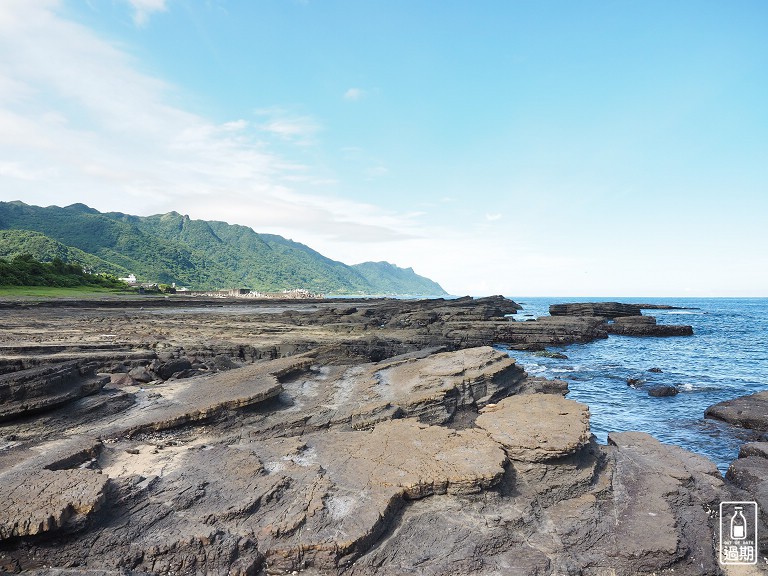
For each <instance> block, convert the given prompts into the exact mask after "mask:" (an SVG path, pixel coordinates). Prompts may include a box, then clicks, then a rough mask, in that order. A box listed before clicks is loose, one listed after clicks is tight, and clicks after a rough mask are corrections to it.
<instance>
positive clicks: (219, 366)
mask: <svg viewBox="0 0 768 576" xmlns="http://www.w3.org/2000/svg"><path fill="white" fill-rule="evenodd" d="M213 366H214V368H215V369H216V370H234V369H235V368H240V367H241V366H242V364H240V363H238V362H235V361H234V360H232V358H230V357H229V356H227V355H226V354H217V355H216V357H215V358H214V359H213Z"/></svg>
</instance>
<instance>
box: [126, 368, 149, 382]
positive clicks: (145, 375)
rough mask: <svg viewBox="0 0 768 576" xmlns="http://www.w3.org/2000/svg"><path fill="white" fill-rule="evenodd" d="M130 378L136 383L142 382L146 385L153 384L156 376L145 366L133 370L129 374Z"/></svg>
mask: <svg viewBox="0 0 768 576" xmlns="http://www.w3.org/2000/svg"><path fill="white" fill-rule="evenodd" d="M128 376H130V377H131V378H132V379H133V380H135V381H136V382H142V383H144V384H146V383H147V382H152V381H153V380H154V379H155V375H154V374H152V373H151V372H150V371H149V370H147V369H146V368H145V367H143V366H137V367H136V368H133V369H131V371H130V372H128Z"/></svg>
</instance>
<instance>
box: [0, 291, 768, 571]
mask: <svg viewBox="0 0 768 576" xmlns="http://www.w3.org/2000/svg"><path fill="white" fill-rule="evenodd" d="M568 306H571V308H568ZM626 306H627V305H622V304H619V303H607V304H606V303H600V304H597V303H595V304H592V305H590V307H584V306H583V305H565V307H560V308H556V309H555V310H552V311H551V314H552V315H551V316H550V317H542V318H539V319H537V320H529V321H515V320H514V315H515V314H516V312H517V311H518V310H519V309H520V307H519V306H518V305H517V304H516V303H514V302H512V301H511V300H507V299H504V298H502V297H490V298H479V299H471V298H460V299H455V300H442V299H438V300H420V301H400V300H388V299H371V300H352V299H349V300H313V301H289V302H276V301H274V300H270V301H263V302H259V301H247V302H242V301H238V302H235V301H227V302H222V301H221V300H216V301H201V300H199V299H195V300H194V301H186V300H184V299H176V298H172V299H144V300H136V301H132V302H129V303H126V302H122V301H115V300H95V301H79V302H58V303H50V302H47V303H30V302H6V303H3V304H2V305H0V308H2V314H3V317H4V323H3V326H2V327H0V502H4V503H6V506H5V507H4V511H3V512H0V572H8V573H20V572H21V573H39V574H54V573H55V574H83V573H90V574H94V575H95V574H136V575H139V574H169V573H174V574H252V575H257V574H285V573H289V574H290V573H294V572H298V573H304V574H318V575H320V574H322V575H326V574H328V575H331V574H350V575H368V574H371V575H395V574H405V573H408V574H422V575H438V574H440V575H441V574H457V575H458V574H488V575H491V574H525V575H527V574H530V575H545V574H546V575H556V574H557V575H560V574H573V575H576V574H584V575H594V576H598V575H600V576H602V575H605V574H616V575H630V574H654V573H662V572H672V571H674V573H675V574H690V575H694V574H695V575H700V574H720V573H721V571H720V567H719V565H718V560H717V557H716V551H715V549H714V546H713V534H715V531H716V529H717V526H718V524H717V522H718V519H717V518H716V509H717V506H718V503H719V502H721V501H724V500H733V499H744V498H745V497H747V496H749V497H750V498H749V499H757V500H758V501H759V502H761V503H764V504H765V505H764V506H761V510H763V511H768V499H766V484H765V481H764V480H763V479H764V478H767V477H768V474H767V473H766V470H765V466H764V465H765V464H766V463H768V459H766V457H765V455H766V453H768V450H766V446H765V445H764V444H765V443H752V444H751V445H745V447H744V449H743V454H742V455H741V456H742V457H740V458H739V459H738V460H737V461H736V462H735V463H734V464H733V466H732V467H731V470H729V472H728V475H727V478H726V479H723V478H722V477H721V475H720V474H719V472H718V471H717V468H716V467H715V465H714V464H713V463H712V462H710V461H709V460H707V459H706V458H703V457H701V456H697V455H694V454H691V453H689V452H686V451H685V450H682V449H680V448H677V447H674V446H667V445H664V444H662V443H660V442H658V441H656V440H655V439H653V438H652V437H651V436H649V435H647V434H643V433H640V432H624V433H618V434H611V435H610V436H609V442H608V444H607V445H605V446H603V445H600V444H598V443H597V442H596V441H595V440H594V437H592V435H591V433H590V429H589V410H588V407H587V406H584V405H583V404H579V403H578V402H575V401H572V400H568V399H566V398H565V397H564V396H565V394H566V393H567V385H566V384H565V383H564V382H561V381H556V380H553V381H550V380H544V379H541V378H532V377H530V376H529V375H528V374H526V373H525V371H524V370H523V369H522V368H521V367H520V366H518V365H517V364H516V363H515V361H514V360H513V359H511V358H510V357H509V356H508V355H507V354H504V353H502V352H499V351H497V350H495V349H494V348H493V346H494V345H495V344H502V343H503V344H505V345H506V346H508V347H510V348H513V349H515V348H517V349H526V350H529V349H530V350H544V349H546V347H547V346H562V345H566V344H570V343H576V342H589V341H592V340H595V339H599V338H607V337H608V335H609V334H625V335H632V336H679V335H689V334H691V333H692V330H691V328H690V327H689V326H687V327H686V326H682V327H679V326H678V327H674V326H673V327H670V326H662V325H658V324H656V323H655V320H654V319H653V318H652V317H649V316H642V315H641V311H640V309H639V308H636V307H631V308H627V307H626ZM649 319H650V320H649ZM745 402H747V404H748V405H749V406H754V405H755V403H754V402H753V401H752V400H748V401H745ZM739 411H740V412H739ZM735 412H736V413H738V414H739V415H743V414H744V409H743V408H740V407H737V408H735ZM716 414H720V412H718V411H717V410H714V411H713V412H712V414H710V415H711V416H715V415H716ZM758 414H759V410H758ZM763 414H764V412H763ZM718 417H720V416H718ZM749 421H750V422H752V420H749ZM741 424H742V425H743V422H741ZM763 521H764V522H765V517H763ZM761 534H762V535H766V534H768V531H765V530H763V531H762V533H761ZM765 552H766V550H765V542H763V554H765Z"/></svg>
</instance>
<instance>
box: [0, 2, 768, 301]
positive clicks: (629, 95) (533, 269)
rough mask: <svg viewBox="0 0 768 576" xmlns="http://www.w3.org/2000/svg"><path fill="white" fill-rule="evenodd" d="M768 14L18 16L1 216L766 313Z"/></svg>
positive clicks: (5, 62)
mask: <svg viewBox="0 0 768 576" xmlns="http://www.w3.org/2000/svg"><path fill="white" fill-rule="evenodd" d="M767 29H768V4H766V3H765V2H763V1H762V0H760V1H754V2H750V1H737V2H728V3H726V2H708V1H702V0H697V1H685V0H678V1H675V2H669V1H663V2H654V1H651V0H643V1H637V2H633V1H623V2H614V1H601V2H597V1H594V2H593V1H583V2H572V1H555V0H552V1H548V2H532V1H522V0H521V1H514V0H503V1H502V0H498V1H491V0H488V1H481V2H444V1H426V0H423V1H419V0H407V1H406V0H402V1H399V0H386V1H385V0H344V1H341V0H259V1H244V0H243V1H238V2H236V1H232V0H230V1H225V0H208V1H203V0H199V1H197V0H196V1H193V0H90V1H64V0H61V1H56V0H3V1H2V2H1V3H0V200H15V199H20V200H23V201H25V202H28V203H31V204H38V205H50V204H57V205H67V204H71V203H74V202H84V203H86V204H89V205H91V206H93V207H95V208H97V209H99V210H102V211H112V210H115V211H121V212H127V213H132V214H140V215H148V214H155V213H162V212H167V211H170V210H176V211H177V212H181V213H186V214H189V215H190V216H191V217H193V218H203V219H215V220H224V221H227V222H231V223H238V224H245V225H248V226H252V227H253V228H254V229H255V230H256V231H259V232H270V233H277V234H282V235H284V236H286V237H289V238H292V239H294V240H297V241H300V242H304V243H306V244H308V245H310V246H312V247H313V248H315V249H317V250H319V251H320V252H322V253H323V254H325V255H327V256H330V257H332V258H334V259H337V260H341V261H344V262H347V263H356V262H361V261H365V260H388V261H390V262H393V263H395V264H398V265H399V266H406V267H407V266H412V267H413V268H414V269H415V270H416V271H417V272H418V273H420V274H423V275H426V276H429V277H430V278H433V279H435V280H437V281H438V282H440V283H441V284H442V285H443V286H444V287H445V288H446V289H447V290H448V291H450V292H452V293H455V294H476V295H479V294H491V293H502V294H505V295H508V296H511V297H515V296H526V295H528V296H531V295H553V296H617V297H618V296H727V295H733V296H739V295H743V296H768V256H767V254H768V226H766V217H767V216H768V105H766V103H767V102H768V36H766V34H765V30H767Z"/></svg>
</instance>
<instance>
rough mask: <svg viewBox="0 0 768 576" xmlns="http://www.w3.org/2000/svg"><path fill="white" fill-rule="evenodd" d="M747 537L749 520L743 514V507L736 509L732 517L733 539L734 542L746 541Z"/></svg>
mask: <svg viewBox="0 0 768 576" xmlns="http://www.w3.org/2000/svg"><path fill="white" fill-rule="evenodd" d="M746 537H747V519H746V518H744V514H743V513H742V512H741V506H736V507H735V508H734V513H733V516H732V517H731V538H732V539H733V540H744V539H745V538H746Z"/></svg>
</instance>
